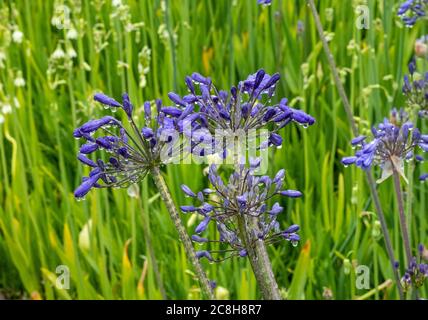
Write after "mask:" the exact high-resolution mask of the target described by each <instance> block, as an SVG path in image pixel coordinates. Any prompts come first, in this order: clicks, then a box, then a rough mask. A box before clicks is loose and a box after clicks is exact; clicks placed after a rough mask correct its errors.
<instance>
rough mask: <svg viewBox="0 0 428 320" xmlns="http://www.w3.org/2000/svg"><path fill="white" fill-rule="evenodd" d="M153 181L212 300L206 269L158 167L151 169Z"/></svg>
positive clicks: (207, 294)
mask: <svg viewBox="0 0 428 320" xmlns="http://www.w3.org/2000/svg"><path fill="white" fill-rule="evenodd" d="M151 173H152V177H153V181H154V182H155V184H156V187H157V188H158V190H159V193H160V196H161V197H162V200H163V202H164V203H165V206H166V208H167V209H168V212H169V215H170V216H171V219H172V221H173V222H174V225H175V228H176V229H177V232H178V236H179V237H180V240H181V242H182V243H183V245H184V250H185V251H186V255H187V258H188V259H189V261H190V263H191V264H192V266H193V269H194V271H195V272H196V275H197V277H198V279H199V283H200V285H201V289H202V292H203V293H204V295H205V296H206V297H208V298H209V299H211V300H214V295H213V292H212V289H211V286H210V283H209V281H208V278H207V275H206V274H205V271H204V269H203V268H202V265H201V263H200V262H199V260H198V258H196V253H195V249H194V248H193V244H192V241H191V240H190V238H189V235H188V234H187V231H186V228H185V227H184V225H183V222H182V221H181V219H180V216H179V215H178V212H177V208H176V207H175V204H174V201H173V200H172V197H171V193H170V191H169V189H168V186H167V185H166V183H165V180H164V178H163V177H162V174H161V172H160V170H159V168H158V167H153V168H152V170H151Z"/></svg>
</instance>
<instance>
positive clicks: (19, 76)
mask: <svg viewBox="0 0 428 320" xmlns="http://www.w3.org/2000/svg"><path fill="white" fill-rule="evenodd" d="M13 84H14V85H15V87H18V88H20V87H24V86H25V79H24V77H23V76H22V71H21V70H19V71H18V72H17V73H16V77H15V80H13Z"/></svg>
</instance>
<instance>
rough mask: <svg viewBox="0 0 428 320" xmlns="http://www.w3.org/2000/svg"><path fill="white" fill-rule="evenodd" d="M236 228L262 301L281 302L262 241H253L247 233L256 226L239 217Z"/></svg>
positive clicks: (249, 219) (252, 222)
mask: <svg viewBox="0 0 428 320" xmlns="http://www.w3.org/2000/svg"><path fill="white" fill-rule="evenodd" d="M238 226H239V233H240V238H241V240H242V241H243V242H244V245H245V248H246V250H247V254H248V258H249V260H250V263H251V268H252V269H253V273H254V275H255V277H256V280H257V283H258V285H259V288H260V291H261V293H262V296H263V299H265V300H281V299H282V298H281V293H280V291H279V288H278V284H277V283H276V280H275V275H274V274H273V271H272V265H271V263H270V260H269V256H268V253H267V250H266V246H265V244H264V242H263V241H262V240H256V241H253V240H252V238H251V235H250V233H249V230H253V228H256V226H257V224H256V223H255V221H254V218H252V217H246V216H239V217H238Z"/></svg>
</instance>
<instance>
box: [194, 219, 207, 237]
mask: <svg viewBox="0 0 428 320" xmlns="http://www.w3.org/2000/svg"><path fill="white" fill-rule="evenodd" d="M210 221H211V217H206V218H205V219H204V220H202V222H201V223H199V225H198V226H197V227H196V229H195V233H198V234H199V233H202V232H204V231H205V230H206V229H207V227H208V224H209V223H210Z"/></svg>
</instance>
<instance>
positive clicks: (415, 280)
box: [396, 244, 428, 291]
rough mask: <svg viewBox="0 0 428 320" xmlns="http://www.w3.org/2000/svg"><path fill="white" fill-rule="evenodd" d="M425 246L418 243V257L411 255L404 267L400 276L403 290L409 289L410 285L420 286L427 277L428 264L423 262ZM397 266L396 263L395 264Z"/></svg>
mask: <svg viewBox="0 0 428 320" xmlns="http://www.w3.org/2000/svg"><path fill="white" fill-rule="evenodd" d="M424 250H425V247H424V246H423V245H422V244H421V245H419V248H418V251H419V257H418V258H416V257H413V259H412V260H411V261H410V263H409V266H408V268H407V269H406V271H405V273H404V276H403V277H402V278H401V284H402V286H403V289H404V290H405V291H407V290H409V289H410V288H411V287H412V286H413V287H415V288H420V287H422V286H423V285H424V283H425V280H426V279H427V278H428V264H426V263H424V262H423V252H424ZM396 266H397V268H398V267H399V266H398V264H397V265H396Z"/></svg>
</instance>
